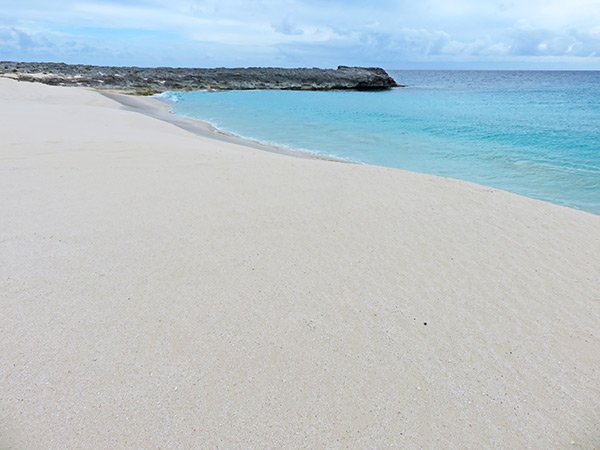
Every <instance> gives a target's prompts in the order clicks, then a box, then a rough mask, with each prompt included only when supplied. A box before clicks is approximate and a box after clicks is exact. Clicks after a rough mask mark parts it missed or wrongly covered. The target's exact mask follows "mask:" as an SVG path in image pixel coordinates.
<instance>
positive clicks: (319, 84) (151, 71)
mask: <svg viewBox="0 0 600 450" xmlns="http://www.w3.org/2000/svg"><path fill="white" fill-rule="evenodd" d="M0 75H2V76H9V77H11V78H15V79H17V80H20V81H35V82H40V83H45V84H50V85H58V86H86V87H94V88H103V89H118V90H122V91H126V92H128V93H134V94H139V95H149V94H154V93H158V92H163V91H167V90H194V89H213V90H231V89H293V90H336V89H343V90H365V91H366V90H384V89H390V88H393V87H398V86H399V85H398V84H397V83H396V82H395V81H394V79H393V78H392V77H390V76H389V75H388V73H387V72H386V71H385V70H383V69H380V68H377V67H347V66H339V67H338V68H337V69H317V68H312V69H308V68H302V69H282V68H275V67H264V68H262V67H250V68H243V69H226V68H217V69H185V68H170V67H158V68H142V67H108V66H87V65H81V64H78V65H69V64H62V63H17V62H1V61H0Z"/></svg>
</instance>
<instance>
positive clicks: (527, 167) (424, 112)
mask: <svg viewBox="0 0 600 450" xmlns="http://www.w3.org/2000/svg"><path fill="white" fill-rule="evenodd" d="M391 73H392V75H393V76H394V78H395V79H396V80H397V81H398V82H400V83H403V84H407V85H408V87H407V88H403V89H394V90H391V91H384V92H342V91H339V92H335V91H334V92H302V91H227V92H204V91H197V92H186V93H176V94H175V93H169V94H168V95H167V97H168V98H169V99H171V100H172V101H173V102H174V103H173V111H174V112H175V113H176V114H181V115H186V116H191V117H195V118H199V119H202V120H205V121H208V122H210V123H212V124H213V125H215V126H216V127H218V128H220V129H223V130H225V131H229V132H232V133H234V134H237V135H239V136H243V137H247V138H251V139H255V140H259V141H263V142H267V143H272V144H278V145H281V146H286V147H290V148H294V149H301V150H308V151H311V152H314V153H318V154H322V155H330V156H335V157H340V158H345V159H349V160H353V161H357V162H363V163H368V164H377V165H382V166H389V167H399V168H403V169H407V170H411V171H415V172H423V173H430V174H435V175H443V176H449V177H453V178H459V179H463V180H468V181H472V182H475V183H479V184H483V185H486V186H492V187H496V188H500V189H504V190H507V191H511V192H515V193H518V194H522V195H526V196H529V197H533V198H538V199H542V200H547V201H550V202H553V203H557V204H561V205H566V206H570V207H574V208H578V209H582V210H586V211H589V212H593V213H595V214H600V72H493V71H491V72H477V71H465V72H461V71H391Z"/></svg>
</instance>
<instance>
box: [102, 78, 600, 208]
mask: <svg viewBox="0 0 600 450" xmlns="http://www.w3.org/2000/svg"><path fill="white" fill-rule="evenodd" d="M91 89H92V90H93V91H95V92H98V93H100V94H101V95H103V96H105V97H107V98H109V99H111V100H114V101H116V102H118V103H119V104H121V105H122V106H123V107H124V108H126V109H127V110H129V111H133V112H137V113H140V114H144V115H146V116H149V117H152V118H154V119H158V120H162V121H164V122H167V123H170V124H172V125H175V126H177V127H179V128H181V129H183V130H186V131H188V132H190V133H192V134H195V135H197V136H202V137H208V138H212V139H216V140H219V141H222V142H228V143H231V144H237V145H242V146H245V147H249V148H252V149H255V150H261V151H266V152H271V153H277V154H282V155H286V156H292V157H295V158H303V159H316V160H323V161H332V162H338V163H344V164H356V165H361V166H372V167H382V168H386V169H391V170H400V171H403V172H409V173H413V174H419V175H425V176H433V177H439V178H442V179H448V180H455V181H459V182H462V183H467V184H471V185H473V186H477V187H479V188H483V189H489V190H493V191H501V192H505V193H508V194H511V195H517V196H520V197H524V198H527V199H529V200H533V201H539V202H543V203H546V204H549V205H552V206H557V207H561V208H567V209H571V210H575V211H579V212H583V213H586V214H591V215H592V216H597V217H600V214H596V213H594V212H591V211H588V210H585V209H579V208H575V207H573V206H568V205H564V204H560V203H554V202H552V201H549V200H544V199H541V198H536V197H529V196H527V195H524V194H520V193H517V192H512V191H508V190H505V189H501V188H497V187H494V186H488V185H485V184H479V183H475V182H472V181H469V180H465V179H462V178H455V177H449V176H443V175H436V174H431V173H427V172H415V171H411V170H408V169H404V168H401V167H390V166H383V165H377V164H368V163H363V162H360V161H353V160H349V159H343V158H336V157H334V156H329V155H320V154H318V153H313V152H310V151H307V150H299V149H291V148H287V147H282V146H278V145H275V144H267V143H264V142H261V141H259V140H254V139H251V138H245V137H242V136H238V135H236V134H234V133H231V132H228V131H225V130H221V129H219V128H217V127H215V126H214V125H212V124H210V123H209V122H205V121H203V120H201V119H196V118H193V117H187V116H183V115H178V114H176V113H174V112H173V111H172V110H171V108H170V106H169V101H167V100H163V99H160V98H156V97H154V96H139V95H133V94H130V93H123V92H119V91H114V90H107V89H104V90H103V89H95V88H91Z"/></svg>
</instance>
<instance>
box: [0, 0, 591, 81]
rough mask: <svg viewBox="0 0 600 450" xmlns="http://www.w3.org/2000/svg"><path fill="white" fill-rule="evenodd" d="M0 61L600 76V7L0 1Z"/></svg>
mask: <svg viewBox="0 0 600 450" xmlns="http://www.w3.org/2000/svg"><path fill="white" fill-rule="evenodd" d="M0 60H10V61H53V62H66V63H81V64H100V65H137V66H179V67H183V66H185V67H247V66H281V67H335V66H337V65H340V64H343V65H362V66H381V67H385V68H387V69H532V70H535V69H540V70H543V69H571V70H579V69H581V70H600V0H521V1H513V0H412V1H405V0H370V1H369V0H362V1H358V0H246V1H244V0H170V1H160V0H120V1H119V0H54V1H50V0H0Z"/></svg>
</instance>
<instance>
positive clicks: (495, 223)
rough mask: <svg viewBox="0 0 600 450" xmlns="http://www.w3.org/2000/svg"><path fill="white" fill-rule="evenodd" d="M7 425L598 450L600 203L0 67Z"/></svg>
mask: <svg viewBox="0 0 600 450" xmlns="http://www.w3.org/2000/svg"><path fill="white" fill-rule="evenodd" d="M0 308H1V309H0V310H1V314H0V448H2V449H5V448H10V449H40V448H44V449H67V448H68V449H114V448H145V449H158V448H182V449H183V448H256V449H267V448H273V449H280V448H358V449H363V448H386V447H388V448H440V449H442V448H443V449H446V448H544V449H549V448H581V449H590V448H594V447H595V448H599V447H600V216H596V215H593V214H588V213H585V212H581V211H577V210H573V209H569V208H564V207H560V206H555V205H552V204H549V203H545V202H541V201H536V200H532V199H528V198H525V197H521V196H518V195H513V194H510V193H506V192H502V191H498V190H496V189H491V188H487V187H482V186H477V185H474V184H470V183H466V182H462V181H457V180H451V179H444V178H440V177H435V176H428V175H421V174H413V173H410V172H405V171H402V170H395V169H387V168H382V167H373V166H367V165H358V164H344V163H339V162H332V161H323V160H318V159H308V158H296V157H292V156H289V155H282V154H277V153H272V152H266V151H261V150H259V149H255V148H250V147H246V146H244V145H241V144H239V143H235V142H226V141H223V140H218V139H214V138H212V137H211V136H210V134H207V135H206V136H201V135H197V134H193V133H190V132H189V131H186V130H184V129H182V128H179V127H177V126H175V125H173V124H171V123H167V122H165V121H161V120H158V119H156V118H152V117H149V116H146V115H143V114H140V113H136V112H133V111H129V110H127V109H125V108H124V107H123V106H122V105H120V104H119V103H117V102H116V101H114V100H111V99H109V98H107V97H105V96H103V95H101V94H99V93H98V92H95V91H93V90H88V89H82V88H61V87H50V86H45V85H41V84H31V83H19V82H16V81H14V80H9V79H0Z"/></svg>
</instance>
